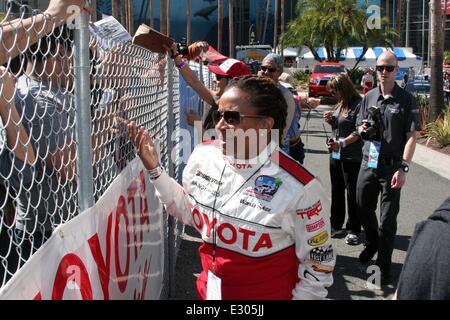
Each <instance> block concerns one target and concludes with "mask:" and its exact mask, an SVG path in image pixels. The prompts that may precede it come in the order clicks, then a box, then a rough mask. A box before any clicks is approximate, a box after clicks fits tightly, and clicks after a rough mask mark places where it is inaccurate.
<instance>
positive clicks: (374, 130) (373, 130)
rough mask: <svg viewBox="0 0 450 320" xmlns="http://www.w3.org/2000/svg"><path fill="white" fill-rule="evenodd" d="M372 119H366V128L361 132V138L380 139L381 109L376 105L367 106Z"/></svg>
mask: <svg viewBox="0 0 450 320" xmlns="http://www.w3.org/2000/svg"><path fill="white" fill-rule="evenodd" d="M369 111H370V113H371V115H372V117H371V118H372V119H371V120H368V121H367V124H368V126H369V127H368V128H367V129H365V130H363V131H362V132H361V138H362V139H363V140H380V139H381V111H380V108H379V107H377V106H371V107H369Z"/></svg>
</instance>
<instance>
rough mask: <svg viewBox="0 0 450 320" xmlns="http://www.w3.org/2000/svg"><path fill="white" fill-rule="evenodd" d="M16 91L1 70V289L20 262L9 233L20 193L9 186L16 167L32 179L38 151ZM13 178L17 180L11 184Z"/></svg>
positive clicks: (8, 76)
mask: <svg viewBox="0 0 450 320" xmlns="http://www.w3.org/2000/svg"><path fill="white" fill-rule="evenodd" d="M14 91H15V81H14V78H13V77H12V76H11V74H9V73H8V72H7V71H6V69H5V68H4V67H0V164H1V165H0V214H1V224H0V227H1V228H0V286H1V285H2V283H4V281H5V280H8V279H9V278H11V276H12V275H13V274H14V273H15V271H16V270H17V265H18V259H19V257H18V256H17V253H16V251H15V250H11V246H12V241H11V237H10V235H11V234H12V233H9V232H8V230H9V229H13V228H14V219H15V209H14V205H13V201H12V199H14V198H15V196H16V193H15V192H13V191H12V190H11V188H8V189H7V188H6V186H11V185H17V184H18V182H17V175H15V174H13V173H15V172H16V170H15V169H14V167H17V168H22V172H23V173H24V175H28V176H30V174H32V169H33V165H34V164H35V161H36V156H35V151H34V148H33V146H32V145H31V144H30V140H29V135H28V133H27V131H26V130H25V127H24V126H23V124H22V123H21V114H19V112H18V111H17V109H16V106H15V103H14ZM9 164H13V166H11V165H9ZM11 177H13V178H14V179H15V180H13V181H10V180H11Z"/></svg>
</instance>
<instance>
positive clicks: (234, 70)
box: [208, 59, 250, 78]
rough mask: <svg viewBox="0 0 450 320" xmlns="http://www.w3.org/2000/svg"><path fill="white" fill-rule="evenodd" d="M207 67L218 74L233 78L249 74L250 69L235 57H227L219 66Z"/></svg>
mask: <svg viewBox="0 0 450 320" xmlns="http://www.w3.org/2000/svg"><path fill="white" fill-rule="evenodd" d="M208 69H209V70H210V71H211V72H213V73H215V74H218V75H221V76H224V77H228V78H234V77H240V76H245V75H248V74H250V69H249V68H248V67H247V65H246V64H245V63H244V62H242V61H239V60H236V59H227V60H225V61H224V62H222V64H220V65H219V66H211V65H209V66H208Z"/></svg>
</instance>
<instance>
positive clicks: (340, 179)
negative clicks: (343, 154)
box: [330, 158, 361, 235]
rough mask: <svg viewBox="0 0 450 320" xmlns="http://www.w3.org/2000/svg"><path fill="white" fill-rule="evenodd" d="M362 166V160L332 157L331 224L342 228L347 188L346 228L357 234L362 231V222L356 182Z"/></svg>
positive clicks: (335, 227) (338, 228) (336, 227)
mask: <svg viewBox="0 0 450 320" xmlns="http://www.w3.org/2000/svg"><path fill="white" fill-rule="evenodd" d="M360 167H361V163H360V162H351V161H347V160H336V159H333V158H330V178H331V226H332V227H333V228H334V229H337V230H340V229H342V225H343V224H344V221H345V190H347V208H348V219H347V224H346V229H348V230H351V231H352V232H353V233H354V234H356V235H359V234H360V233H361V223H360V221H359V216H358V208H357V205H356V183H357V181H358V173H359V168H360Z"/></svg>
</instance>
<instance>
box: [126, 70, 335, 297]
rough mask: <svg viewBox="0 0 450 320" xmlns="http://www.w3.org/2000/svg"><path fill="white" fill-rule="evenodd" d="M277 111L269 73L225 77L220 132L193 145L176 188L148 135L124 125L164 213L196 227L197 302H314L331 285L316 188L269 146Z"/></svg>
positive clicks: (324, 209)
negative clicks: (198, 240) (198, 238)
mask: <svg viewBox="0 0 450 320" xmlns="http://www.w3.org/2000/svg"><path fill="white" fill-rule="evenodd" d="M286 109H287V105H286V102H285V100H284V98H283V96H282V95H281V93H280V90H279V89H278V87H277V86H276V84H275V83H274V82H273V81H272V80H270V79H268V78H264V77H255V76H245V77H240V78H234V79H233V80H231V81H230V83H229V85H228V87H227V89H226V91H225V93H224V94H223V96H222V97H221V99H220V101H219V108H218V110H217V112H215V113H214V114H213V116H214V117H213V119H214V123H215V129H216V130H217V131H218V133H220V136H221V139H218V140H214V141H210V142H205V143H202V144H200V145H198V146H197V147H196V148H195V150H194V151H193V153H192V155H191V157H190V158H189V161H188V163H187V165H186V168H185V170H184V172H183V187H182V186H180V185H178V184H177V183H176V182H175V181H174V180H173V179H171V178H170V177H169V176H168V175H167V174H166V173H165V172H164V171H163V170H162V169H161V167H160V163H159V157H158V154H157V151H156V147H155V145H154V144H153V142H152V139H151V138H150V135H149V134H148V132H147V131H146V130H145V129H144V128H142V127H141V128H139V129H138V128H137V127H136V124H135V123H131V124H130V125H129V133H130V137H131V140H132V142H133V144H134V146H135V148H136V150H137V151H138V154H139V156H140V158H141V160H142V162H143V164H144V166H145V167H146V169H147V172H148V175H149V177H150V179H151V182H152V183H153V185H154V186H155V189H156V191H157V194H158V197H159V198H160V200H161V201H162V203H163V204H164V206H165V208H166V210H167V211H168V212H169V213H170V214H171V215H173V216H175V217H176V218H178V219H181V220H182V221H183V222H184V223H186V224H189V225H192V226H194V227H195V228H196V229H197V230H198V231H199V232H200V233H201V236H202V239H203V244H202V245H201V247H200V249H199V252H200V258H201V263H202V268H203V271H202V273H201V274H200V276H199V278H198V280H197V292H198V294H199V296H200V298H201V299H323V298H325V297H326V296H327V289H326V288H327V287H329V286H331V285H332V283H333V277H332V271H333V268H334V264H335V254H334V252H333V248H332V245H331V239H330V236H329V235H330V220H329V219H330V217H329V204H328V203H327V200H326V197H325V194H324V190H323V188H322V186H321V185H320V183H319V182H318V181H317V179H316V178H315V177H314V176H313V175H312V174H311V173H310V172H309V171H307V170H306V169H305V168H303V166H301V165H300V164H299V163H298V162H296V161H294V160H293V159H292V158H290V157H289V156H288V155H286V154H285V153H283V151H280V148H279V146H278V145H279V143H280V139H281V137H280V134H279V132H280V130H282V128H284V126H285V122H286Z"/></svg>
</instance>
